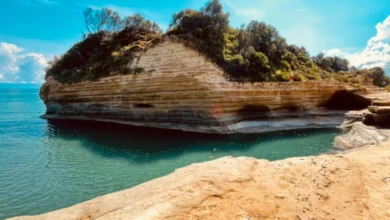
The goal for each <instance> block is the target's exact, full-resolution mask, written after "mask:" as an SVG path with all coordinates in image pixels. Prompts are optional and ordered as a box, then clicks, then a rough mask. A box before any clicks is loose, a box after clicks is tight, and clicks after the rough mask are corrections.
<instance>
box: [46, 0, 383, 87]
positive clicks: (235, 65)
mask: <svg viewBox="0 0 390 220" xmlns="http://www.w3.org/2000/svg"><path fill="white" fill-rule="evenodd" d="M84 18H85V26H86V29H87V30H88V32H89V33H88V34H86V35H85V39H84V40H83V41H82V42H80V43H78V44H76V45H75V46H73V48H72V49H70V50H69V51H68V52H67V53H66V54H65V55H64V56H62V57H61V58H57V59H55V60H54V61H53V64H52V66H51V68H49V69H48V71H47V76H53V77H54V79H56V80H57V81H59V82H62V83H73V82H80V81H86V80H96V79H98V78H100V77H104V76H109V75H116V74H132V73H141V72H142V69H136V68H135V69H131V68H130V67H129V63H131V61H132V60H133V59H134V52H136V51H140V50H144V49H147V48H149V47H150V46H153V45H155V44H156V43H158V42H159V41H160V40H161V39H162V36H169V37H170V38H171V39H172V40H177V41H180V42H182V43H184V44H185V45H187V46H189V47H191V48H193V49H195V50H197V51H199V52H200V53H202V54H204V55H205V56H206V57H208V58H209V59H211V60H212V61H214V62H215V63H216V64H217V65H218V66H220V67H221V68H223V69H224V70H225V72H226V77H227V78H228V79H229V80H231V81H238V82H264V81H290V80H291V75H293V76H294V77H293V80H294V81H306V80H317V79H335V80H338V81H342V82H347V83H351V84H374V85H377V86H385V85H389V84H390V79H389V78H388V77H386V76H385V74H384V71H383V69H382V68H379V67H377V68H373V69H364V70H357V69H356V68H354V67H353V68H349V63H348V61H347V60H346V59H342V58H339V57H325V56H324V54H319V55H317V56H314V57H310V56H309V53H308V52H307V50H306V49H305V48H304V47H298V46H296V45H289V44H288V43H287V41H286V39H284V38H283V37H281V36H280V35H279V33H278V31H277V30H276V29H275V28H274V27H273V26H271V25H267V24H266V23H264V22H259V21H252V22H250V23H249V24H247V25H242V26H241V27H240V28H233V27H231V26H230V25H229V14H227V13H224V12H223V9H222V5H221V4H220V3H219V1H218V0H211V1H210V2H208V3H207V4H206V6H205V7H204V8H202V9H200V10H192V9H186V10H183V11H181V12H179V13H177V14H175V15H174V16H173V20H172V23H171V25H170V28H169V30H168V32H167V33H166V34H164V35H162V34H161V33H162V32H161V29H160V28H159V27H158V25H157V24H155V23H152V22H150V21H148V20H145V19H144V18H143V17H142V16H141V15H138V14H137V15H134V16H129V17H127V18H124V19H121V18H120V17H119V16H118V14H117V13H116V12H113V11H111V10H109V9H102V10H99V11H95V10H92V9H87V10H86V11H85V12H84Z"/></svg>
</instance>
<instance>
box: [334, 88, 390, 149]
mask: <svg viewBox="0 0 390 220" xmlns="http://www.w3.org/2000/svg"><path fill="white" fill-rule="evenodd" d="M366 98H367V99H369V100H370V101H371V102H372V104H371V105H370V106H369V107H368V108H367V109H364V110H361V111H350V112H348V113H347V114H346V115H345V120H344V123H343V124H342V125H341V126H340V128H341V129H343V130H344V134H343V135H339V136H338V137H336V139H335V142H334V146H335V147H336V148H340V149H352V148H357V147H362V146H367V145H371V146H375V145H377V144H379V143H381V142H383V141H386V140H387V139H388V138H390V128H388V127H389V126H390V99H389V98H390V93H386V92H380V93H369V94H368V95H366Z"/></svg>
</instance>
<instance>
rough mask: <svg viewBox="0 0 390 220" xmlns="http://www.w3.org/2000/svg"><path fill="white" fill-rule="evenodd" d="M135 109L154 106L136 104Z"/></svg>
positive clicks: (152, 106)
mask: <svg viewBox="0 0 390 220" xmlns="http://www.w3.org/2000/svg"><path fill="white" fill-rule="evenodd" d="M134 108H154V105H151V104H135V105H134Z"/></svg>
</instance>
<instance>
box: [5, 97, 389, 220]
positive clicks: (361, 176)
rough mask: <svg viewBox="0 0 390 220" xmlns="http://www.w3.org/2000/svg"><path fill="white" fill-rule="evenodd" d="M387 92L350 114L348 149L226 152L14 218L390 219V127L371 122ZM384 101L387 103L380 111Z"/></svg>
mask: <svg viewBox="0 0 390 220" xmlns="http://www.w3.org/2000/svg"><path fill="white" fill-rule="evenodd" d="M381 97H382V98H384V99H380V100H381V101H378V98H376V100H377V101H374V102H373V103H372V106H370V107H369V108H368V109H366V110H363V111H358V112H356V111H355V112H349V113H347V114H346V120H345V122H344V124H343V125H342V126H341V128H342V129H344V130H345V134H343V135H341V136H338V137H336V140H335V144H336V146H339V147H340V148H342V149H348V150H347V151H344V152H341V153H337V154H328V155H320V156H313V157H301V158H289V159H285V160H281V161H275V162H270V161H267V160H258V159H254V158H246V157H239V158H232V157H225V158H221V159H217V160H214V161H210V162H205V163H199V164H193V165H190V166H188V167H185V168H181V169H178V170H176V171H175V172H174V173H172V174H170V175H168V176H165V177H161V178H158V179H155V180H152V181H149V182H147V183H144V184H141V185H139V186H136V187H133V188H130V189H127V190H123V191H120V192H116V193H112V194H108V195H105V196H101V197H98V198H95V199H93V200H90V201H87V202H83V203H80V204H78V205H75V206H72V207H69V208H65V209H61V210H58V211H54V212H50V213H47V214H43V215H39V216H24V217H16V218H12V220H34V219H59V220H61V219H64V220H65V219H74V220H79V219H389V218H390V211H389V209H388V207H390V200H389V198H390V172H389V171H390V170H389V167H390V159H389V158H390V140H388V138H389V137H390V129H385V128H381V127H376V126H370V125H365V124H364V123H363V122H367V121H369V120H368V119H367V118H371V117H372V116H373V114H378V112H380V113H381V116H383V114H387V113H388V112H386V111H385V110H383V109H387V107H383V106H387V105H385V104H383V103H389V104H390V102H387V101H384V100H387V98H388V96H387V95H386V96H381ZM376 103H381V105H380V106H382V107H383V109H382V110H380V111H378V107H375V106H376ZM382 107H379V108H382ZM372 109H375V110H372ZM374 116H375V115H374ZM379 118H381V119H383V118H386V117H379ZM369 122H370V121H369ZM371 122H372V121H371ZM377 122H378V121H377ZM384 123H385V124H386V123H388V121H380V124H382V125H383V124H384Z"/></svg>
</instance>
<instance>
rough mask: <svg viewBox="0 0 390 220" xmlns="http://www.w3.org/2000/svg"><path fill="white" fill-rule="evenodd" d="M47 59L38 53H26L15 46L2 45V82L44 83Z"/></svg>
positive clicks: (0, 67) (0, 54)
mask: <svg viewBox="0 0 390 220" xmlns="http://www.w3.org/2000/svg"><path fill="white" fill-rule="evenodd" d="M47 64H48V63H47V59H46V58H45V57H44V56H43V55H42V54H38V53H25V52H24V50H23V48H20V47H18V46H16V45H14V44H9V43H4V42H3V43H0V73H1V74H0V82H15V83H18V82H19V83H20V82H27V83H36V82H43V80H44V75H45V67H47Z"/></svg>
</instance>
